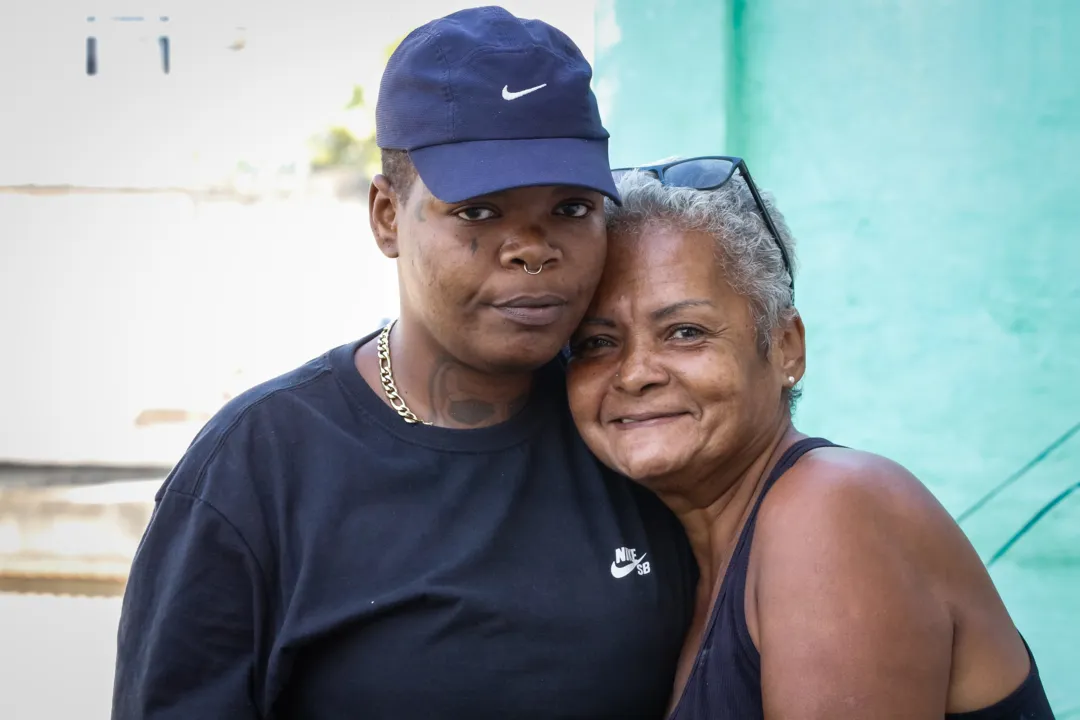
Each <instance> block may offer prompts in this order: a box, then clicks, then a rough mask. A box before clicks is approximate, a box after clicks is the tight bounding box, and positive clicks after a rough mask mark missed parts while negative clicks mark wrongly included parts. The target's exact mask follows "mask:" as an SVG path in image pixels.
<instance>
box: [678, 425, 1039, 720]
mask: <svg viewBox="0 0 1080 720" xmlns="http://www.w3.org/2000/svg"><path fill="white" fill-rule="evenodd" d="M822 447H837V446H836V445H834V444H833V443H831V442H829V441H828V440H824V439H822V438H806V439H804V440H800V441H799V442H797V443H795V444H794V445H792V446H791V447H790V448H788V449H787V451H785V452H784V454H783V455H782V456H781V457H780V461H779V462H777V463H776V467H775V468H773V471H772V473H771V474H770V475H769V477H768V478H767V479H766V481H765V487H764V489H763V490H762V491H761V496H760V497H759V498H758V499H757V502H756V503H755V504H754V507H753V508H752V509H751V511H750V516H749V518H747V521H746V526H745V527H744V528H743V530H742V533H741V534H740V535H739V541H738V543H737V544H736V545H735V553H734V554H733V555H732V556H731V562H730V563H729V564H728V568H727V572H726V573H725V574H724V579H723V582H722V583H721V585H720V593H719V595H718V596H717V598H716V602H715V603H714V604H713V610H712V616H711V617H710V618H709V624H708V626H707V627H706V630H705V635H704V637H703V638H702V641H701V649H700V650H699V651H698V656H697V659H696V660H695V661H694V667H693V669H692V670H691V671H690V677H689V678H688V679H687V681H686V687H685V688H684V690H683V693H682V696H681V697H680V698H679V703H678V705H676V706H675V709H674V711H672V713H671V716H670V718H669V720H755V719H758V718H761V719H763V718H764V717H765V715H764V712H763V710H762V707H761V658H760V656H759V655H758V651H757V648H756V647H755V646H754V641H753V640H752V639H751V638H750V631H749V630H748V629H747V627H746V614H745V612H744V610H745V608H744V606H743V604H744V600H745V597H746V570H747V567H748V566H749V563H750V544H751V541H752V539H753V537H754V525H755V522H756V520H757V515H758V510H760V509H761V502H762V500H763V499H764V498H765V494H766V493H768V492H769V490H770V489H771V488H772V486H773V485H774V484H775V483H776V481H777V480H778V479H779V478H780V476H781V475H783V474H784V473H785V472H787V471H788V470H789V469H790V468H791V466H792V465H794V464H795V462H796V461H797V460H798V459H799V458H801V457H802V456H803V455H805V454H806V453H807V452H809V451H811V450H815V449H817V448H822ZM1025 646H1026V643H1025ZM1028 656H1029V657H1030V656H1031V650H1030V649H1029V650H1028ZM1053 717H1054V714H1053V712H1052V711H1051V710H1050V704H1049V702H1048V701H1047V699H1046V693H1045V691H1044V690H1043V686H1042V681H1041V680H1040V679H1039V671H1038V669H1037V668H1036V666H1035V658H1034V657H1031V672H1030V673H1028V676H1027V679H1026V680H1024V682H1023V684H1021V685H1020V687H1019V688H1017V689H1016V690H1015V691H1014V692H1013V693H1012V694H1010V695H1009V696H1008V697H1007V698H1005V699H1004V700H1002V701H1001V702H998V703H995V704H994V705H991V706H990V707H987V708H983V709H981V710H975V711H972V712H966V713H956V714H952V715H946V716H945V718H946V720H1053Z"/></svg>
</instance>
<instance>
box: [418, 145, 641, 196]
mask: <svg viewBox="0 0 1080 720" xmlns="http://www.w3.org/2000/svg"><path fill="white" fill-rule="evenodd" d="M409 157H410V158H411V159H412V162H413V165H415V166H416V171H417V172H418V173H419V174H420V179H421V180H423V181H424V185H426V186H427V188H428V190H430V191H431V194H432V195H434V196H435V197H437V198H438V199H439V200H442V201H443V202H446V203H456V202H461V201H463V200H468V199H470V198H474V197H480V196H481V195H490V194H491V193H496V192H500V191H502V190H510V189H512V188H520V187H535V186H537V185H570V186H575V187H583V188H588V189H589V190H595V191H596V192H598V193H602V194H604V195H606V196H608V197H609V198H611V199H612V200H614V201H615V202H616V203H619V202H620V199H619V192H618V190H616V189H615V180H614V179H613V178H612V177H611V165H610V163H609V162H608V141H607V140H606V139H604V140H586V139H582V138H535V139H530V140H474V141H470V142H460V143H449V144H446V145H431V146H429V147H425V148H419V149H417V150H410V151H409Z"/></svg>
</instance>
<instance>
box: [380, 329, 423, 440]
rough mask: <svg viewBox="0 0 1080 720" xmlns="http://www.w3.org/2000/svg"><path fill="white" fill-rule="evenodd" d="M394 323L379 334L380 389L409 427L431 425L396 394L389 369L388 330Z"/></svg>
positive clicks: (391, 372) (395, 387) (392, 372)
mask: <svg viewBox="0 0 1080 720" xmlns="http://www.w3.org/2000/svg"><path fill="white" fill-rule="evenodd" d="M396 322H397V320H394V321H392V322H391V323H390V324H389V325H387V326H386V327H384V328H383V331H382V332H381V333H379V342H378V348H379V379H381V380H382V389H383V392H384V393H386V399H387V400H389V401H390V407H392V408H394V409H395V410H397V414H398V415H400V416H401V419H402V420H404V421H405V422H407V423H409V424H410V425H415V424H417V423H419V424H420V425H430V424H431V423H429V422H424V421H423V420H421V419H420V418H419V417H417V415H416V413H414V412H413V411H412V410H410V409H409V406H408V405H406V404H405V400H403V399H402V397H401V395H399V394H398V390H397V386H396V385H394V371H393V369H392V368H391V367H390V328H392V327H394V323H396Z"/></svg>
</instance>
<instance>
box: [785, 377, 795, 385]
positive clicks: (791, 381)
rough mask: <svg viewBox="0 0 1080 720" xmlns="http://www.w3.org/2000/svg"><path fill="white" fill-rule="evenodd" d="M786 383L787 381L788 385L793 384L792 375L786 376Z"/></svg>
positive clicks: (793, 378)
mask: <svg viewBox="0 0 1080 720" xmlns="http://www.w3.org/2000/svg"><path fill="white" fill-rule="evenodd" d="M787 381H788V385H794V384H795V377H794V376H792V375H788V376H787Z"/></svg>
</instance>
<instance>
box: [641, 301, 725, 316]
mask: <svg viewBox="0 0 1080 720" xmlns="http://www.w3.org/2000/svg"><path fill="white" fill-rule="evenodd" d="M702 306H708V307H713V304H712V301H711V300H680V301H679V302H677V303H672V304H671V305H666V306H664V307H662V308H660V309H659V310H653V311H652V312H651V313H649V317H651V318H652V319H653V320H663V319H664V318H666V317H670V316H671V315H674V314H675V313H677V312H679V311H680V310H685V309H687V308H692V307H702Z"/></svg>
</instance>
